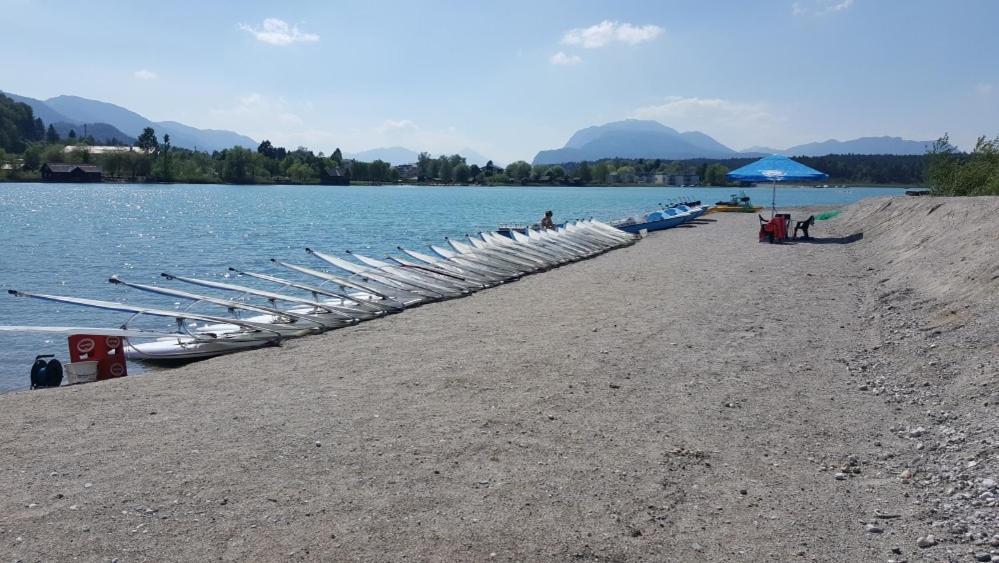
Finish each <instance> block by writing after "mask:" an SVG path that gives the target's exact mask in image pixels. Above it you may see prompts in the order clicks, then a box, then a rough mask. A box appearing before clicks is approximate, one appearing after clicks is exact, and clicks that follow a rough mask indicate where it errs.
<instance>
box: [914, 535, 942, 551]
mask: <svg viewBox="0 0 999 563" xmlns="http://www.w3.org/2000/svg"><path fill="white" fill-rule="evenodd" d="M936 544H937V539H936V538H935V537H933V534H930V535H927V536H920V537H919V539H917V540H916V545H917V546H919V547H920V548H922V549H926V548H927V547H933V546H935V545H936Z"/></svg>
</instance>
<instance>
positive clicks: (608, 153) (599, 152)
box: [534, 119, 933, 164]
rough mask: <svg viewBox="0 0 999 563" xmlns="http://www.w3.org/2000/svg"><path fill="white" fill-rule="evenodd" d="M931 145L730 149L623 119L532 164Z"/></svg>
mask: <svg viewBox="0 0 999 563" xmlns="http://www.w3.org/2000/svg"><path fill="white" fill-rule="evenodd" d="M932 144H933V143H932V141H909V140H905V139H902V138H900V137H862V138H859V139H853V140H850V141H837V140H835V139H830V140H828V141H823V142H816V143H807V144H803V145H797V146H794V147H790V148H787V149H784V150H777V149H771V148H768V147H753V148H750V149H747V150H745V151H736V150H733V149H731V148H729V147H726V146H725V145H723V144H721V143H719V142H718V141H716V140H715V139H713V138H711V137H710V136H709V135H706V134H704V133H701V132H700V131H687V132H683V133H681V132H679V131H677V130H676V129H673V128H671V127H667V126H665V125H663V124H662V123H659V122H658V121H651V120H639V119H626V120H624V121H615V122H611V123H607V124H604V125H597V126H593V127H587V128H585V129H580V130H579V131H576V132H575V133H574V134H573V135H572V136H571V137H570V138H569V140H568V142H566V144H565V146H563V147H562V148H559V149H552V150H543V151H541V152H539V153H538V154H537V156H535V157H534V164H561V163H564V162H579V161H583V160H589V161H593V160H600V159H603V158H662V159H668V160H684V159H691V158H739V157H756V156H766V155H769V154H775V153H782V154H788V155H792V156H823V155H827V154H903V155H904V154H923V153H925V152H926V149H927V148H928V147H929V146H930V145H932Z"/></svg>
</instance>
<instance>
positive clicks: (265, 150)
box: [257, 139, 277, 158]
mask: <svg viewBox="0 0 999 563" xmlns="http://www.w3.org/2000/svg"><path fill="white" fill-rule="evenodd" d="M257 152H258V153H260V154H262V155H264V156H266V157H267V158H275V157H276V156H277V151H276V150H274V145H272V144H271V142H270V141H268V140H267V139H264V140H263V141H261V143H260V146H258V147H257Z"/></svg>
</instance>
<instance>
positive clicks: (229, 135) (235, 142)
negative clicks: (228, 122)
mask: <svg viewBox="0 0 999 563" xmlns="http://www.w3.org/2000/svg"><path fill="white" fill-rule="evenodd" d="M152 128H153V129H155V130H156V134H157V135H158V136H159V137H160V139H162V138H163V134H164V133H169V134H170V142H171V143H172V144H173V145H175V146H178V147H184V148H188V149H198V150H203V151H214V150H222V149H231V148H232V147H234V146H240V147H246V148H248V149H256V148H257V147H258V146H259V143H257V142H256V141H254V140H253V139H251V138H250V137H247V136H246V135H240V134H239V133H235V132H233V131H227V130H225V129H197V128H194V127H191V126H190V125H184V124H183V123H177V122H176V121H159V122H156V123H155V124H153V125H152ZM140 133H141V130H140Z"/></svg>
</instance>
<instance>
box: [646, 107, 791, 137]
mask: <svg viewBox="0 0 999 563" xmlns="http://www.w3.org/2000/svg"><path fill="white" fill-rule="evenodd" d="M632 116H633V117H637V118H641V119H655V120H657V121H661V122H663V123H665V124H666V125H668V126H670V127H673V128H675V129H678V130H680V131H684V130H696V131H703V132H705V133H707V134H709V135H711V136H716V138H717V139H718V140H719V141H720V142H722V143H725V144H727V145H729V146H731V147H732V148H735V149H738V148H741V147H746V146H750V145H764V144H774V143H776V144H780V142H782V141H783V139H784V138H785V134H784V133H785V132H784V131H783V129H784V128H783V125H784V123H785V122H786V118H784V117H783V116H780V115H777V114H776V113H775V112H774V111H773V110H771V109H770V107H769V106H768V105H767V104H765V103H762V102H743V101H735V100H726V99H722V98H697V97H683V96H669V97H667V98H665V99H664V100H663V101H662V103H659V104H655V105H650V106H644V107H640V108H638V109H636V110H635V111H634V112H633V113H632Z"/></svg>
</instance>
